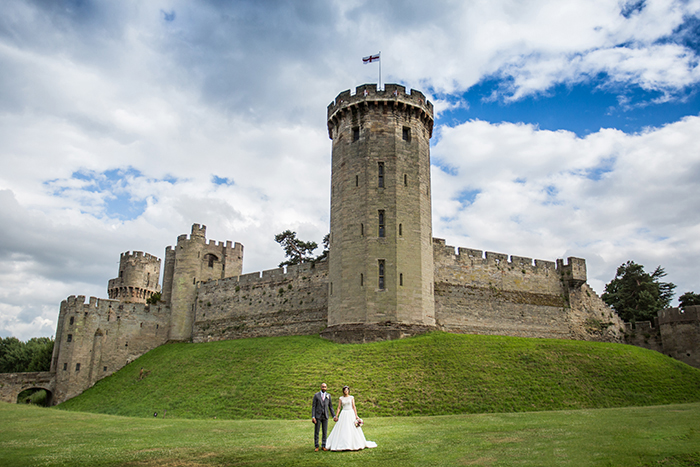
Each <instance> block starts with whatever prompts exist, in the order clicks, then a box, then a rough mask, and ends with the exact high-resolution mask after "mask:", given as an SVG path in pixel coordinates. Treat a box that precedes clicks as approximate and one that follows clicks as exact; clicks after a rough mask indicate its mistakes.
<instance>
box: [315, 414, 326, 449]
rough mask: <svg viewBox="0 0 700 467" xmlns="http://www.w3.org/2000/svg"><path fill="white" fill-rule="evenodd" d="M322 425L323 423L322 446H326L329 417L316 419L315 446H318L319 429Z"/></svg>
mask: <svg viewBox="0 0 700 467" xmlns="http://www.w3.org/2000/svg"><path fill="white" fill-rule="evenodd" d="M321 425H323V438H322V439H321V447H322V448H325V447H326V438H327V434H328V419H327V418H324V419H323V420H321V419H320V418H317V419H316V424H315V425H314V446H315V447H318V430H319V428H321Z"/></svg>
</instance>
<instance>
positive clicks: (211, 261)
mask: <svg viewBox="0 0 700 467" xmlns="http://www.w3.org/2000/svg"><path fill="white" fill-rule="evenodd" d="M214 260H216V256H214V255H209V267H210V268H213V267H214Z"/></svg>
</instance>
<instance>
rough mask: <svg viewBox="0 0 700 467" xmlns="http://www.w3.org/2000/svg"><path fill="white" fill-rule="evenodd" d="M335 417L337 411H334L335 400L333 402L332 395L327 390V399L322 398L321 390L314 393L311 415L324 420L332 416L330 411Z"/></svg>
mask: <svg viewBox="0 0 700 467" xmlns="http://www.w3.org/2000/svg"><path fill="white" fill-rule="evenodd" d="M329 411H330V414H331V415H332V416H333V417H335V412H334V411H333V402H331V395H330V394H328V392H326V398H325V400H323V399H321V391H319V392H317V393H316V394H314V399H313V402H312V403H311V416H312V417H313V418H316V419H318V420H323V419H324V418H330V417H329V416H328V412H329Z"/></svg>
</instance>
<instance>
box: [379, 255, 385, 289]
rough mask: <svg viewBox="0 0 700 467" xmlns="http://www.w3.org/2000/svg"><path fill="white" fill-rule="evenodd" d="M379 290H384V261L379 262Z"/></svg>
mask: <svg viewBox="0 0 700 467" xmlns="http://www.w3.org/2000/svg"><path fill="white" fill-rule="evenodd" d="M379 288H380V289H381V290H384V260H383V259H380V260H379Z"/></svg>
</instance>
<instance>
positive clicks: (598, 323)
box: [433, 238, 623, 342]
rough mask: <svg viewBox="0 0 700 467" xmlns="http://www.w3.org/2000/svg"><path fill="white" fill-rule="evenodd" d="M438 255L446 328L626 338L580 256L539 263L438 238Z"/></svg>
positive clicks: (438, 290) (438, 308) (439, 315)
mask: <svg viewBox="0 0 700 467" xmlns="http://www.w3.org/2000/svg"><path fill="white" fill-rule="evenodd" d="M433 255H434V261H435V315H436V320H437V323H438V326H439V327H440V328H441V329H443V330H445V331H449V332H460V333H469V334H498V335H507V336H519V337H546V338H557V339H581V340H601V341H612V342H616V341H619V339H620V337H621V336H622V328H623V324H622V322H621V321H620V320H619V318H618V319H616V318H617V315H615V314H614V313H613V312H612V310H610V308H608V307H607V305H605V303H603V301H602V300H601V299H600V297H598V296H597V295H596V294H595V292H593V291H592V290H591V289H590V287H588V285H587V284H585V279H586V277H585V262H584V261H583V260H581V259H579V258H569V263H568V264H564V263H563V261H561V260H560V261H558V262H556V263H555V262H552V261H542V260H535V261H534V263H533V261H532V259H531V258H525V257H520V256H510V257H509V256H508V255H505V254H500V253H492V252H486V254H485V255H484V253H483V252H482V251H481V250H472V249H469V248H459V249H457V250H456V251H455V247H453V246H447V245H445V241H444V240H442V239H438V238H436V239H433ZM608 323H611V324H608ZM601 328H603V329H601Z"/></svg>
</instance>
